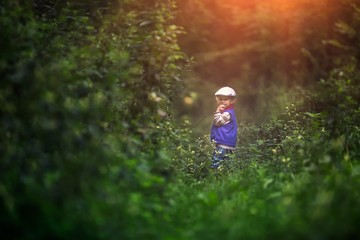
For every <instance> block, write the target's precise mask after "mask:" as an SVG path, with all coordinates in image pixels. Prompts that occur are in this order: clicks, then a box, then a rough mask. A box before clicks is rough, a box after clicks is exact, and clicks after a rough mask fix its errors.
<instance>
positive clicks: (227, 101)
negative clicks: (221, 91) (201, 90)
mask: <svg viewBox="0 0 360 240" xmlns="http://www.w3.org/2000/svg"><path fill="white" fill-rule="evenodd" d="M235 101H236V100H235V98H234V97H229V96H216V102H217V104H218V105H223V106H224V107H225V108H227V107H229V106H230V105H231V104H234V103H235Z"/></svg>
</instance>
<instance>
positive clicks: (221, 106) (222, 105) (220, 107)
mask: <svg viewBox="0 0 360 240" xmlns="http://www.w3.org/2000/svg"><path fill="white" fill-rule="evenodd" d="M224 109H225V105H224V104H220V105H219V106H218V108H217V109H216V112H222V111H224Z"/></svg>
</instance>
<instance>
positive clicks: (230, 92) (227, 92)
mask: <svg viewBox="0 0 360 240" xmlns="http://www.w3.org/2000/svg"><path fill="white" fill-rule="evenodd" d="M218 95H221V96H231V97H235V96H236V92H235V90H234V89H232V88H231V87H223V88H220V89H219V90H218V91H217V92H216V93H215V96H218Z"/></svg>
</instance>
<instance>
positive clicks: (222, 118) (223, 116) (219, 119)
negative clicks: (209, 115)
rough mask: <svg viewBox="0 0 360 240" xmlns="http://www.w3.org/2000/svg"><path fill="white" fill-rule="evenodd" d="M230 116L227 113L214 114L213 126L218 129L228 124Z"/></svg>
mask: <svg viewBox="0 0 360 240" xmlns="http://www.w3.org/2000/svg"><path fill="white" fill-rule="evenodd" d="M230 119H231V116H230V113H228V112H223V113H222V112H215V113H214V122H213V123H214V125H215V126H217V127H220V126H222V125H225V124H227V123H229V122H230Z"/></svg>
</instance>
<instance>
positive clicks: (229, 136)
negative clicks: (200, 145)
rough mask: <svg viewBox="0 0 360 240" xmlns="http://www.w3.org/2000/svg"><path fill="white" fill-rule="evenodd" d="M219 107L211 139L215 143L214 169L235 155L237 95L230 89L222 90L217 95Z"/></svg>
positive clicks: (215, 115) (215, 114)
mask: <svg viewBox="0 0 360 240" xmlns="http://www.w3.org/2000/svg"><path fill="white" fill-rule="evenodd" d="M215 96H216V102H217V104H218V107H217V109H216V111H215V113H214V121H213V124H212V126H211V132H210V139H211V141H212V142H215V144H216V145H215V150H214V153H213V157H212V164H211V167H212V168H218V167H219V166H220V164H221V162H222V161H224V160H227V159H228V158H229V157H228V156H229V154H231V153H233V152H234V150H235V146H236V141H237V122H236V115H235V111H234V104H235V101H236V93H235V91H234V89H232V88H230V87H223V88H220V89H219V90H218V91H217V92H216V93H215Z"/></svg>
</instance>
